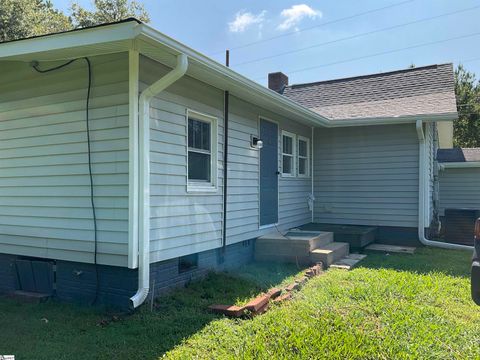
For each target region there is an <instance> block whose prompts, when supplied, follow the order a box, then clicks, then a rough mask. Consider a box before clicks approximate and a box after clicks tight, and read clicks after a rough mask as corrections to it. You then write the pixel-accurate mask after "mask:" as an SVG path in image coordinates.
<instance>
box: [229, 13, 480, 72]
mask: <svg viewBox="0 0 480 360" xmlns="http://www.w3.org/2000/svg"><path fill="white" fill-rule="evenodd" d="M479 8H480V5H477V6H472V7H469V8H466V9H460V10H456V11H451V12H447V13H443V14H439V15H435V16H429V17H426V18H422V19H418V20H413V21H409V22H406V23H402V24H398V25H393V26H388V27H384V28H381V29H377V30H372V31H367V32H364V33H359V34H355V35H351V36H347V37H343V38H339V39H335V40H331V41H326V42H322V43H318V44H314V45H310V46H306V47H303V48H300V49H295V50H289V51H284V52H281V53H277V54H273V55H269V56H264V57H261V58H257V59H253V60H247V61H243V62H240V63H238V64H234V65H233V66H235V67H239V66H244V65H247V64H252V63H256V62H259V61H264V60H268V59H273V58H276V57H279V56H284V55H289V54H294V53H297V52H302V51H305V50H310V49H314V48H317V47H321V46H325V45H330V44H335V43H338V42H341V41H346V40H352V39H357V38H360V37H363V36H367V35H372V34H376V33H380V32H384V31H389V30H393V29H398V28H402V27H405V26H409V25H414V24H419V23H422V22H426V21H431V20H436V19H440V18H442V17H446V16H450V15H455V14H460V13H463V12H467V11H472V10H476V9H479Z"/></svg>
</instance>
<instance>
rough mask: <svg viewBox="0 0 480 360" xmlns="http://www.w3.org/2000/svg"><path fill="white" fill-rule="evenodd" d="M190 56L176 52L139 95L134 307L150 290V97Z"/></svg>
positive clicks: (177, 76) (168, 82)
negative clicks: (172, 64) (168, 66)
mask: <svg viewBox="0 0 480 360" xmlns="http://www.w3.org/2000/svg"><path fill="white" fill-rule="evenodd" d="M187 69H188V57H187V55H185V54H180V55H177V64H176V66H175V68H173V69H172V70H171V71H170V72H168V73H167V74H166V75H164V76H163V77H162V78H160V79H159V80H157V81H155V82H154V83H153V84H151V85H150V86H148V87H147V88H146V89H145V90H143V91H142V93H141V94H140V97H139V102H138V106H139V122H140V125H139V130H140V135H139V138H140V141H142V142H143V144H140V145H139V147H140V148H139V163H140V166H139V172H140V173H139V178H140V179H141V180H140V181H139V186H140V189H139V199H138V201H139V209H141V210H140V211H139V214H138V216H139V221H138V223H139V236H138V238H139V240H138V241H139V246H138V249H139V253H138V258H139V261H138V290H137V292H136V293H135V295H133V296H132V297H131V298H130V306H131V307H132V308H133V309H135V308H137V307H138V306H140V305H141V304H143V302H144V301H145V300H146V298H147V296H148V293H149V291H150V237H149V233H150V231H149V229H150V179H149V176H150V143H149V139H150V102H151V100H152V99H153V98H154V97H155V96H157V95H158V94H159V93H161V92H162V91H163V90H165V89H166V88H167V87H169V86H170V85H172V84H173V83H174V82H176V81H177V80H179V79H180V78H181V77H183V76H184V75H185V73H186V72H187Z"/></svg>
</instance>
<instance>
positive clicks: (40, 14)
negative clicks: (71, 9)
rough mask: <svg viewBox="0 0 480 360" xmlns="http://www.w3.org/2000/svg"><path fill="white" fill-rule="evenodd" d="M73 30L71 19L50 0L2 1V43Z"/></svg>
mask: <svg viewBox="0 0 480 360" xmlns="http://www.w3.org/2000/svg"><path fill="white" fill-rule="evenodd" d="M71 28H72V23H71V21H70V19H69V17H68V16H66V15H65V14H63V13H62V12H61V11H59V10H57V9H55V8H54V7H53V5H52V3H51V2H50V1H49V0H0V42H3V41H9V40H15V39H21V38H26V37H31V36H37V35H43V34H48V33H52V32H59V31H65V30H69V29H71Z"/></svg>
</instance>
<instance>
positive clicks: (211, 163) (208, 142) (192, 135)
mask: <svg viewBox="0 0 480 360" xmlns="http://www.w3.org/2000/svg"><path fill="white" fill-rule="evenodd" d="M187 118H188V135H187V141H188V156H187V157H188V190H212V189H215V186H216V182H217V169H216V168H217V166H216V164H217V151H216V148H217V146H216V145H217V124H216V118H214V117H211V116H207V115H204V114H200V113H197V112H193V111H190V110H189V111H188V112H187Z"/></svg>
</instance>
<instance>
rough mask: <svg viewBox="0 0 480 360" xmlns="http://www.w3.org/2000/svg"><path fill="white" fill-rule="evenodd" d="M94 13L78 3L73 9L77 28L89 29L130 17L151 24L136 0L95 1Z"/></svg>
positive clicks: (141, 5) (74, 22)
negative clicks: (89, 27)
mask: <svg viewBox="0 0 480 360" xmlns="http://www.w3.org/2000/svg"><path fill="white" fill-rule="evenodd" d="M93 5H94V6H95V9H94V10H93V11H90V10H87V9H85V8H82V7H81V6H80V5H79V4H78V3H73V4H72V7H71V13H72V14H71V17H72V21H73V24H74V26H75V27H87V26H94V25H98V24H104V23H110V22H116V21H120V20H123V19H126V18H129V17H134V18H137V19H138V20H140V21H143V22H147V23H148V22H150V18H149V16H148V13H147V11H146V10H145V7H144V6H143V4H141V3H139V2H137V1H135V0H131V1H129V0H94V2H93Z"/></svg>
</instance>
